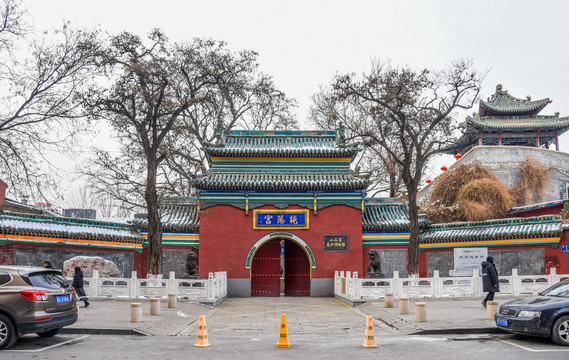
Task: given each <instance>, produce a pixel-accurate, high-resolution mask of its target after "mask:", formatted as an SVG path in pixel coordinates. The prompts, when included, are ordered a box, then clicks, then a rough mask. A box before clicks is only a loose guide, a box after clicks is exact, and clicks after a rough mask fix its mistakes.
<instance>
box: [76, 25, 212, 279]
mask: <svg viewBox="0 0 569 360" xmlns="http://www.w3.org/2000/svg"><path fill="white" fill-rule="evenodd" d="M148 40H149V43H148V45H147V44H145V42H144V41H143V40H142V39H140V38H139V37H138V36H135V35H132V34H130V33H126V32H124V33H122V34H120V35H118V36H115V37H113V38H112V39H111V41H110V44H108V46H105V48H106V50H105V51H103V52H102V62H101V64H102V65H103V66H104V67H105V69H106V70H107V71H108V72H107V74H109V83H110V86H108V87H102V86H100V85H93V87H92V88H91V90H90V91H88V92H87V93H86V94H84V97H83V99H84V103H85V105H86V107H87V109H89V110H90V111H91V114H92V116H93V117H94V118H99V119H106V120H108V121H109V122H110V124H111V126H112V127H113V128H114V130H115V133H116V136H117V138H118V140H119V142H120V144H121V146H122V149H121V150H122V154H123V155H122V156H121V157H120V158H119V159H111V158H110V157H109V155H108V153H106V152H101V153H100V154H99V155H100V156H99V158H98V161H99V165H101V166H103V168H102V169H101V170H102V171H101V174H97V172H96V170H95V171H90V172H89V173H88V175H90V176H91V177H93V178H95V179H97V180H99V182H103V184H106V185H108V188H111V189H112V188H115V189H116V188H119V189H120V187H119V186H115V185H116V183H115V181H116V180H117V178H118V179H121V178H122V177H123V176H124V178H122V179H123V180H124V181H125V182H126V181H128V182H129V183H128V184H127V185H129V186H132V181H133V180H131V179H132V177H131V179H128V178H127V176H128V175H132V174H135V173H137V172H138V171H140V170H144V171H143V173H144V174H145V176H144V179H142V180H139V182H138V183H136V182H135V184H136V185H137V186H136V187H135V188H136V189H138V191H139V192H142V191H143V193H142V194H141V195H143V196H144V201H145V205H146V206H145V207H146V210H147V214H148V243H149V261H148V262H149V264H148V268H149V271H150V272H151V273H153V274H158V273H161V272H162V223H161V221H160V215H159V211H158V205H159V193H158V189H157V178H158V168H159V166H160V165H161V163H162V162H163V161H164V160H165V159H166V157H167V156H168V149H167V148H165V147H164V144H165V139H166V137H167V136H168V134H169V132H170V131H172V129H173V127H174V124H175V123H176V121H178V119H179V117H180V115H181V114H182V113H183V111H185V110H186V109H187V108H188V107H189V106H190V105H191V104H192V103H193V102H197V101H203V99H204V98H205V97H206V96H208V95H207V93H206V92H204V91H203V90H202V87H203V85H202V84H183V83H182V82H181V81H180V80H182V79H183V76H182V75H183V70H182V69H183V68H182V66H181V64H180V62H179V61H178V59H177V57H175V56H172V52H171V51H172V49H171V48H169V44H168V40H167V38H166V37H165V35H164V34H163V33H162V32H161V31H159V30H154V31H153V32H151V33H150V35H149V37H148ZM208 81H209V80H208V79H205V80H204V83H205V82H208ZM188 85H189V86H188ZM117 160H118V161H119V162H118V163H117V162H116V161H117ZM125 175H126V176H125ZM105 176H107V177H106V178H105Z"/></svg>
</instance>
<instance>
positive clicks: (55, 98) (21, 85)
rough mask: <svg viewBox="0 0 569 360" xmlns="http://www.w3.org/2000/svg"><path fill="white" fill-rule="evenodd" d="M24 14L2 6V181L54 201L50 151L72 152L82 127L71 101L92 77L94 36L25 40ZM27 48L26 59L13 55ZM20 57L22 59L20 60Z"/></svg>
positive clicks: (59, 33) (60, 34) (71, 33)
mask: <svg viewBox="0 0 569 360" xmlns="http://www.w3.org/2000/svg"><path fill="white" fill-rule="evenodd" d="M23 14H24V11H23V10H21V9H20V7H19V3H18V2H17V1H11V0H5V1H4V2H3V5H2V8H1V14H0V15H1V16H2V29H1V30H0V87H1V88H2V89H3V90H2V91H1V92H0V103H1V104H2V105H1V106H0V177H2V178H3V179H4V181H6V182H7V183H8V184H9V185H10V189H11V191H13V192H14V193H15V194H16V195H17V196H24V195H27V196H31V197H35V198H44V199H45V198H46V197H48V196H50V195H53V193H52V192H51V190H54V189H56V187H57V181H56V178H55V177H54V173H55V172H56V171H57V169H56V168H55V167H53V166H50V165H51V164H50V163H49V161H48V160H47V158H46V156H45V154H46V153H47V151H50V150H63V149H66V148H67V149H68V148H72V147H73V146H74V140H75V138H74V135H75V134H77V133H78V132H79V131H81V130H84V129H85V128H86V126H87V123H86V122H79V121H75V120H78V119H80V118H81V112H80V111H79V110H80V109H79V107H78V105H77V103H76V102H75V101H74V94H75V91H76V89H77V88H78V87H79V86H81V84H83V83H84V81H85V79H86V78H87V77H88V76H89V75H90V74H91V70H92V65H93V62H94V56H93V54H94V53H95V51H96V48H95V46H96V45H95V44H96V42H95V41H94V40H95V39H96V37H97V33H96V32H88V31H83V30H74V29H71V28H69V27H68V26H67V24H64V26H63V28H62V29H61V30H56V31H52V32H46V33H45V34H43V37H42V38H40V39H31V40H28V37H27V34H26V32H25V23H24V18H23ZM17 45H25V47H26V48H27V49H28V50H29V52H30V53H29V54H28V55H27V57H26V58H25V59H24V60H18V58H20V56H18V57H16V56H15V55H14V53H13V51H15V50H14V48H15V47H16V46H17ZM18 55H21V54H18Z"/></svg>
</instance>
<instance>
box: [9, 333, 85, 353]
mask: <svg viewBox="0 0 569 360" xmlns="http://www.w3.org/2000/svg"><path fill="white" fill-rule="evenodd" d="M89 336H91V335H83V336H80V337H78V338H75V339H70V340H67V341H64V342H62V343H59V344H55V345H51V346H48V347H44V348H41V349H35V350H3V351H6V352H28V353H35V352H40V351H44V350H49V349H53V348H56V347H58V346H61V345H65V344H69V343H70V342H73V341H78V340H83V339H85V338H88V337H89Z"/></svg>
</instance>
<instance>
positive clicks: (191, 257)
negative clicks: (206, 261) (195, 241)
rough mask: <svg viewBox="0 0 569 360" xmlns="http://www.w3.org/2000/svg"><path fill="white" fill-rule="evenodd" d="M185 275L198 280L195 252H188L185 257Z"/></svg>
mask: <svg viewBox="0 0 569 360" xmlns="http://www.w3.org/2000/svg"><path fill="white" fill-rule="evenodd" d="M186 274H187V275H188V276H189V277H190V278H199V277H200V273H199V270H198V261H197V255H196V253H195V252H193V251H190V252H189V253H188V256H187V257H186Z"/></svg>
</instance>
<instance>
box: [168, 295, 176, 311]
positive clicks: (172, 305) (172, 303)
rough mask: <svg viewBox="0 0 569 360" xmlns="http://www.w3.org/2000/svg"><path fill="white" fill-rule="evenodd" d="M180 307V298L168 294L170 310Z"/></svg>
mask: <svg viewBox="0 0 569 360" xmlns="http://www.w3.org/2000/svg"><path fill="white" fill-rule="evenodd" d="M177 305H178V297H177V296H176V294H168V309H175V308H176V306H177Z"/></svg>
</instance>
